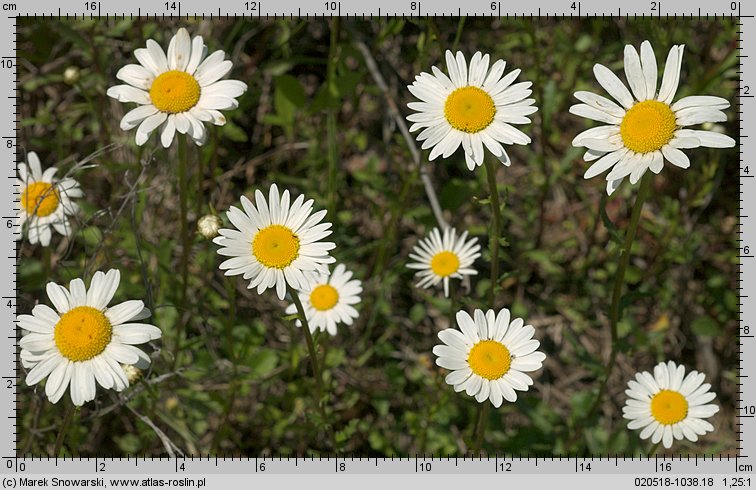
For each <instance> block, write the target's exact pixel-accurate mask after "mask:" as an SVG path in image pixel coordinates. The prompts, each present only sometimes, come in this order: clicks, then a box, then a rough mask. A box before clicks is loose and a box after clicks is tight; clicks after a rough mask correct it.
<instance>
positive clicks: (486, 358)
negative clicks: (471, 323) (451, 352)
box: [467, 340, 512, 380]
mask: <svg viewBox="0 0 756 490" xmlns="http://www.w3.org/2000/svg"><path fill="white" fill-rule="evenodd" d="M467 363H468V364H469V365H470V369H472V371H473V372H474V373H475V374H477V375H478V376H480V377H483V378H486V379H490V380H494V379H499V378H501V377H502V376H504V375H505V374H507V371H509V367H510V366H511V365H512V356H511V355H510V354H509V349H507V348H506V347H505V346H504V344H502V343H501V342H497V341H495V340H481V341H480V342H478V343H477V344H475V345H474V346H473V348H472V349H470V354H469V355H468V356H467Z"/></svg>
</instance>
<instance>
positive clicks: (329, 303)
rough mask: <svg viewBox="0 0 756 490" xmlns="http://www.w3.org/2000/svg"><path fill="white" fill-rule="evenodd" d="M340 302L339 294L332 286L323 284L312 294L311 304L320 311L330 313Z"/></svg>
mask: <svg viewBox="0 0 756 490" xmlns="http://www.w3.org/2000/svg"><path fill="white" fill-rule="evenodd" d="M338 302H339V292H338V291H336V288H335V287H333V286H331V285H330V284H321V285H320V286H318V287H316V288H315V289H313V290H312V292H311V293H310V304H311V305H312V307H313V308H315V309H316V310H320V311H328V310H330V309H331V308H333V307H334V306H336V303H338Z"/></svg>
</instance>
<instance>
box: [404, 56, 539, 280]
mask: <svg viewBox="0 0 756 490" xmlns="http://www.w3.org/2000/svg"><path fill="white" fill-rule="evenodd" d="M445 59H446V66H447V70H448V72H449V75H448V76H447V75H445V74H444V73H443V72H441V70H439V69H438V68H436V67H433V68H432V70H431V71H432V72H433V74H429V73H421V74H420V75H418V76H416V77H415V81H414V83H412V85H409V86H408V90H409V91H410V93H411V94H412V95H413V96H415V97H417V98H418V99H419V100H420V101H421V102H410V103H409V104H408V105H407V106H408V107H409V108H410V109H411V110H413V111H417V112H416V113H413V114H410V115H409V116H408V117H407V120H408V121H410V122H411V123H413V124H412V125H411V127H410V131H411V132H415V131H418V130H419V131H420V133H419V134H418V135H417V140H418V141H421V142H422V145H421V148H422V149H423V150H430V154H429V158H428V159H429V160H431V161H433V160H435V159H437V158H438V157H443V158H449V157H451V156H452V154H453V153H454V152H455V151H456V150H457V149H458V148H459V147H460V145H461V146H462V149H463V154H464V157H465V163H466V164H467V168H468V169H470V170H474V169H475V168H476V167H478V166H480V165H482V164H483V156H484V152H485V150H486V149H487V150H488V151H489V152H491V153H492V154H493V155H494V156H495V157H496V158H497V159H498V160H499V161H500V162H501V163H502V164H503V165H505V166H509V165H510V164H511V160H510V158H509V155H508V154H507V152H506V149H505V147H504V146H503V145H510V144H520V145H527V144H529V143H530V138H529V137H528V136H527V135H525V134H524V133H523V132H521V131H519V130H517V129H515V128H514V127H513V126H511V124H527V123H529V122H530V118H528V116H529V115H531V114H533V113H534V112H536V111H537V108H536V107H535V106H534V105H533V104H534V102H535V101H534V100H533V99H529V98H528V96H529V95H530V94H531V92H532V91H531V90H530V86H531V85H532V83H531V82H521V83H518V84H514V85H512V82H513V81H514V80H515V78H517V76H518V75H519V73H520V70H513V71H512V72H510V73H509V74H507V75H506V76H504V77H502V74H503V73H504V68H505V66H506V63H505V62H504V61H502V60H497V61H495V62H494V63H493V66H492V67H491V69H490V70H489V65H490V56H489V55H487V54H482V53H480V52H477V53H475V54H474V55H473V56H472V58H471V60H470V64H469V66H468V65H467V62H466V60H465V57H464V55H463V54H462V53H461V52H457V53H456V55H455V54H454V53H452V52H451V51H446V53H445ZM470 104H475V105H476V107H474V109H475V110H471V109H472V108H473V107H472V106H471V105H470ZM510 123H511V124H510ZM442 282H443V283H444V284H446V283H448V280H445V281H442Z"/></svg>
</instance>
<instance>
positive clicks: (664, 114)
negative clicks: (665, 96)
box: [620, 100, 677, 153]
mask: <svg viewBox="0 0 756 490" xmlns="http://www.w3.org/2000/svg"><path fill="white" fill-rule="evenodd" d="M675 129H677V118H676V117H675V113H674V112H672V109H670V108H669V106H668V105H667V104H665V103H663V102H659V101H658V100H646V101H643V102H638V103H637V104H635V105H634V106H633V107H631V108H630V110H628V111H627V113H626V114H625V117H623V118H622V123H621V124H620V134H621V135H622V142H623V143H624V144H625V147H626V148H629V149H630V150H632V151H634V152H636V153H648V152H651V151H657V150H661V148H662V146H664V145H666V144H667V143H669V140H671V139H672V137H673V136H674V135H675Z"/></svg>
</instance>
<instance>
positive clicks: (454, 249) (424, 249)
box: [407, 228, 480, 297]
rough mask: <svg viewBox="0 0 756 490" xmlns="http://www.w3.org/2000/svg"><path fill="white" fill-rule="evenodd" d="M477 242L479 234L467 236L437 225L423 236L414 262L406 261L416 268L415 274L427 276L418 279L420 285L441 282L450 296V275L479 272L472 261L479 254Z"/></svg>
mask: <svg viewBox="0 0 756 490" xmlns="http://www.w3.org/2000/svg"><path fill="white" fill-rule="evenodd" d="M442 233H443V236H442ZM477 243H478V239H477V238H471V239H469V240H468V239H467V233H462V235H459V236H458V235H457V230H456V229H454V228H446V229H445V230H443V232H442V231H441V230H440V229H438V228H434V229H433V230H431V233H430V234H429V236H427V237H426V238H424V239H422V240H420V242H418V244H417V245H415V247H414V248H413V249H412V253H410V258H411V259H413V262H410V263H409V264H407V267H408V268H409V269H412V270H416V271H417V272H416V274H415V277H416V278H418V279H422V278H425V279H424V280H421V281H420V282H418V287H424V288H428V287H431V286H435V285H438V284H442V285H443V287H444V296H447V297H448V296H449V291H448V284H449V279H450V278H453V279H460V280H461V279H463V277H464V276H468V275H473V274H476V273H477V272H476V271H475V270H474V269H472V265H473V262H475V260H476V259H477V258H478V257H480V253H479V251H480V246H479V245H478V244H477ZM462 251H465V253H462Z"/></svg>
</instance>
